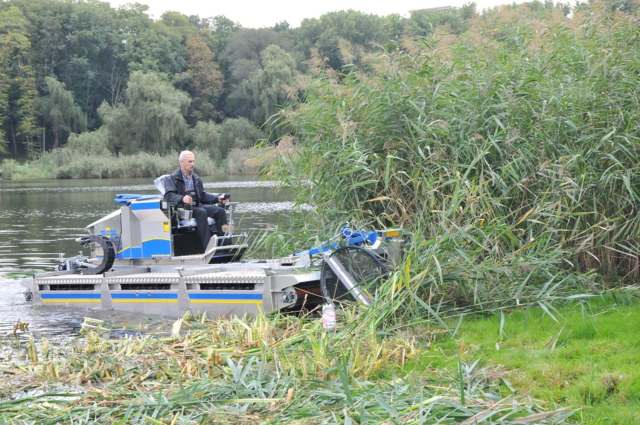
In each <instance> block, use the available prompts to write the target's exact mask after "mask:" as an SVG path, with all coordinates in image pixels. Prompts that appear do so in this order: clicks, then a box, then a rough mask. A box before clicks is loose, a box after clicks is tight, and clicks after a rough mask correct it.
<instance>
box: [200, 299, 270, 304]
mask: <svg viewBox="0 0 640 425" xmlns="http://www.w3.org/2000/svg"><path fill="white" fill-rule="evenodd" d="M190 301H191V303H192V304H262V301H251V300H250V301H236V300H190Z"/></svg>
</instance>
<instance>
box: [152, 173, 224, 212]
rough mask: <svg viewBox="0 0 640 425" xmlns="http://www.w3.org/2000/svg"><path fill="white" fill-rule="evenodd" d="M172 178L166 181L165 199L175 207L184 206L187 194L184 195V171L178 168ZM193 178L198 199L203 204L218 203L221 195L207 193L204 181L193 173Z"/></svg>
mask: <svg viewBox="0 0 640 425" xmlns="http://www.w3.org/2000/svg"><path fill="white" fill-rule="evenodd" d="M169 177H170V178H168V179H166V181H165V187H166V189H167V191H166V192H165V194H164V199H165V200H167V202H169V203H172V204H174V205H183V204H184V201H183V198H184V196H185V195H187V193H184V180H183V179H182V170H181V169H180V168H178V169H177V170H176V171H174V172H173V173H171V175H170V176H169ZM191 178H192V179H193V188H194V189H195V191H196V197H197V198H198V202H199V203H201V204H215V203H217V202H218V197H219V196H220V194H219V193H207V192H205V191H204V185H203V184H202V180H201V179H200V177H198V175H197V174H196V173H194V172H193V171H192V172H191Z"/></svg>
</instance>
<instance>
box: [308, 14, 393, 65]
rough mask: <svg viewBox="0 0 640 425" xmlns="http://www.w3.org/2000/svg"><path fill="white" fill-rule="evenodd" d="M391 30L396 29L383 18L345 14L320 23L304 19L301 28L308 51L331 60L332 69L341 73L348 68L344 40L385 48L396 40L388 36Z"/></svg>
mask: <svg viewBox="0 0 640 425" xmlns="http://www.w3.org/2000/svg"><path fill="white" fill-rule="evenodd" d="M389 30H393V27H389V26H387V25H385V20H384V19H383V18H381V17H379V16H376V15H370V14H366V13H362V12H358V11H355V10H346V11H344V10H343V11H339V12H330V13H326V14H324V15H322V16H320V18H317V19H316V18H313V19H304V20H303V21H302V24H301V25H300V39H301V43H302V48H303V49H304V50H305V51H307V52H308V51H309V49H311V48H316V49H317V50H318V52H319V53H320V55H321V56H322V57H324V58H326V59H327V64H328V66H330V67H331V68H333V69H340V68H342V67H343V66H344V65H347V63H344V62H343V61H342V59H341V57H340V39H344V40H347V41H348V42H349V43H351V44H352V45H359V46H364V47H366V48H368V49H371V48H373V45H374V44H385V43H387V42H388V41H389V40H390V39H391V38H392V37H393V36H392V35H390V34H389V33H388V32H387V31H389ZM395 35H397V34H395V33H394V36H395Z"/></svg>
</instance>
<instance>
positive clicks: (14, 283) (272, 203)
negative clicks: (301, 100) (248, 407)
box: [0, 176, 292, 336]
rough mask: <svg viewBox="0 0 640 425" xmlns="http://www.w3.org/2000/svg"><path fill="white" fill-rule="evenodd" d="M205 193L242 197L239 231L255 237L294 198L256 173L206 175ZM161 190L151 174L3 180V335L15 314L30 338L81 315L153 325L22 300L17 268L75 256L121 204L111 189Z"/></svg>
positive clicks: (68, 326) (62, 330) (71, 325)
mask: <svg viewBox="0 0 640 425" xmlns="http://www.w3.org/2000/svg"><path fill="white" fill-rule="evenodd" d="M203 181H204V183H205V190H207V191H208V192H218V193H230V194H231V201H237V202H239V204H238V206H237V208H236V213H235V223H236V229H237V231H239V232H245V231H246V232H247V233H249V234H250V235H257V234H258V233H260V232H262V231H265V230H266V229H268V228H269V227H272V226H273V225H274V224H278V223H283V222H284V221H285V220H287V219H288V216H289V213H290V212H291V209H292V203H291V202H289V201H288V194H287V193H286V191H278V190H277V182H272V181H257V180H256V179H255V177H247V176H238V177H236V176H232V177H225V178H219V177H216V178H215V179H214V178H212V177H205V178H203ZM122 193H139V194H156V193H158V192H157V190H156V188H155V186H154V185H153V182H152V181H151V179H103V180H46V181H17V182H14V181H0V336H3V335H7V334H11V333H13V329H14V327H15V324H16V323H17V321H18V320H20V321H21V322H27V323H29V324H30V325H29V330H30V331H32V332H33V334H34V336H43V335H52V334H67V333H68V332H69V331H71V330H74V329H77V328H78V326H79V323H81V322H82V321H83V318H84V317H85V316H91V317H94V318H100V319H103V320H106V321H108V322H110V323H112V324H119V323H125V324H127V323H129V324H130V323H138V322H140V323H142V322H146V323H155V321H156V319H155V318H153V319H152V318H147V317H142V316H137V315H123V314H122V312H118V313H117V315H116V314H115V313H114V312H112V311H111V312H109V311H107V312H97V311H88V310H84V309H76V310H74V309H70V308H66V307H65V308H63V307H52V306H42V307H41V306H38V307H37V308H34V307H33V306H32V305H31V304H30V303H27V302H26V301H25V300H24V296H23V294H22V292H23V289H22V287H21V286H20V285H19V283H18V280H16V279H13V278H12V277H14V276H15V275H16V274H20V273H27V272H31V271H34V270H40V271H51V270H53V268H54V267H55V266H57V265H58V264H59V254H64V256H66V257H69V256H74V255H76V254H77V253H78V251H79V250H80V249H81V247H80V245H79V243H77V242H75V239H76V238H78V237H80V236H84V235H86V234H87V232H86V230H85V229H84V227H85V226H86V225H88V224H90V223H92V222H93V221H95V220H97V219H99V218H101V217H103V216H104V215H106V214H108V213H110V212H112V211H115V210H117V209H118V208H119V206H118V205H117V204H116V203H114V202H113V199H114V198H115V195H116V194H122Z"/></svg>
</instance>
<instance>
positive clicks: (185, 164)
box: [180, 154, 196, 174]
mask: <svg viewBox="0 0 640 425" xmlns="http://www.w3.org/2000/svg"><path fill="white" fill-rule="evenodd" d="M195 165H196V159H195V157H194V156H193V155H192V154H186V155H185V156H184V159H183V160H182V161H180V168H182V172H183V173H185V174H187V173H189V174H190V173H191V172H192V171H193V167H194V166H195Z"/></svg>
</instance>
